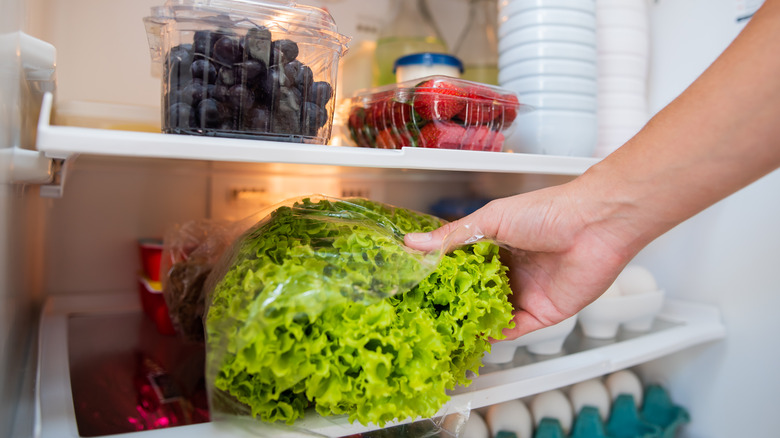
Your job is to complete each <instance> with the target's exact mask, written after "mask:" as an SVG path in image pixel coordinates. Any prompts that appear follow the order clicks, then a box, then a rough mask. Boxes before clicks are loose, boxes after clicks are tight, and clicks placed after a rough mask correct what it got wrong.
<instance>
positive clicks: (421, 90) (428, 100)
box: [414, 79, 466, 120]
mask: <svg viewBox="0 0 780 438" xmlns="http://www.w3.org/2000/svg"><path fill="white" fill-rule="evenodd" d="M465 98H466V93H465V92H464V90H462V89H461V88H460V87H458V86H457V85H455V84H452V83H449V82H446V81H442V80H441V79H429V80H427V81H424V82H422V83H420V84H419V85H417V87H415V90H414V109H415V111H417V114H419V115H420V117H422V118H423V119H425V120H449V119H451V118H452V117H453V116H455V115H456V114H458V113H459V112H460V110H462V109H463V106H464V105H465V104H466V99H465Z"/></svg>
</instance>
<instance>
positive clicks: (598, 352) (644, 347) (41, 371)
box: [36, 294, 725, 438]
mask: <svg viewBox="0 0 780 438" xmlns="http://www.w3.org/2000/svg"><path fill="white" fill-rule="evenodd" d="M75 318H93V321H97V323H100V321H103V324H106V323H108V324H113V327H115V330H105V329H104V330H100V329H99V328H98V329H94V328H90V327H91V326H88V325H87V326H85V325H83V324H84V320H83V319H82V320H81V321H82V322H80V323H79V324H81V325H80V327H81V330H82V331H83V330H87V331H88V332H89V333H94V336H95V337H96V338H95V339H93V340H92V341H94V342H92V341H89V340H87V339H83V336H82V337H81V338H79V339H81V340H82V341H84V344H83V345H79V346H69V345H68V339H69V331H70V330H71V329H72V328H73V327H77V326H76V325H74V321H75ZM128 318H129V320H130V321H143V315H142V313H141V307H140V303H139V302H138V299H137V297H136V296H135V295H132V294H125V295H111V294H101V295H94V294H93V295H88V296H79V295H73V296H53V297H51V298H49V300H48V301H47V303H46V305H45V307H44V310H43V314H42V317H41V325H40V340H39V349H40V350H39V361H38V376H39V385H38V388H37V393H36V428H37V431H38V433H37V434H36V436H39V437H55V436H56V437H58V438H59V437H65V438H67V437H74V438H75V437H78V436H79V430H78V426H77V423H76V409H75V408H74V398H75V392H74V391H75V390H76V386H75V385H76V383H73V384H72V380H71V378H72V376H73V375H74V374H73V372H72V371H73V370H75V371H76V374H78V369H77V368H74V369H73V370H71V366H72V365H71V362H72V361H73V360H74V357H73V356H72V355H73V354H74V353H73V352H74V351H78V352H79V353H78V356H79V357H81V359H82V364H83V360H84V357H93V358H101V357H112V354H113V355H114V356H116V355H117V354H120V355H127V354H129V352H130V351H132V349H133V348H134V344H133V342H131V339H141V340H143V341H144V342H147V340H148V339H147V338H144V337H143V335H142V334H139V333H141V331H140V330H139V329H138V328H137V327H135V326H134V325H132V323H131V324H130V325H129V326H127V327H128V328H127V329H126V330H125V331H124V332H123V331H122V330H121V329H120V325H121V324H120V323H119V321H121V320H123V319H125V320H127V319H128ZM87 323H89V321H87ZM135 324H136V325H137V324H138V323H137V322H136V323H135ZM85 327H86V328H85ZM151 332H152V333H153V330H152V331H151ZM122 333H126V334H127V333H129V334H131V335H129V336H122ZM146 333H149V331H147V332H146ZM77 335H78V333H77ZM79 336H80V335H79ZM112 336H115V337H117V338H119V339H116V341H114V340H113V338H112ZM724 336H725V328H724V326H723V324H722V322H721V318H720V313H719V311H718V310H717V309H716V308H714V307H710V306H706V305H700V304H693V303H687V302H680V301H674V300H667V302H666V304H665V306H664V308H663V310H662V311H661V313H660V314H659V316H658V317H657V318H656V321H655V322H654V324H653V328H652V329H651V330H650V331H649V332H647V333H641V334H640V333H630V332H621V333H619V334H618V336H617V337H616V338H615V339H612V340H594V339H588V338H586V337H584V336H583V335H582V332H581V330H579V329H577V330H575V331H574V332H572V333H571V334H570V335H569V337H568V338H567V340H566V342H565V344H564V348H563V351H564V353H563V354H559V355H551V356H541V355H533V354H530V353H528V352H527V351H524V350H523V349H518V351H517V353H516V354H515V357H514V359H513V361H512V362H509V363H506V364H500V365H485V366H484V367H483V368H482V369H481V370H480V376H479V377H476V378H474V381H473V383H472V384H471V386H469V387H467V388H458V389H456V390H455V391H454V392H453V393H452V394H451V395H452V399H451V401H450V402H449V403H448V404H447V405H446V406H445V407H444V408H443V409H442V410H441V412H440V415H446V414H448V413H453V412H467V411H468V410H469V409H477V408H481V407H485V406H490V405H494V404H497V403H501V402H505V401H509V400H514V399H519V398H523V397H526V396H530V395H533V394H537V393H541V392H544V391H549V390H552V389H556V388H563V387H565V386H568V385H572V384H574V383H577V382H581V381H584V380H588V379H591V378H594V377H598V376H602V375H605V374H608V373H611V372H614V371H617V370H621V369H625V368H628V367H632V366H635V365H637V364H640V363H643V362H646V361H649V360H652V359H656V358H659V357H661V356H665V355H668V354H671V353H674V352H677V351H680V350H683V349H686V348H688V347H691V346H693V345H698V344H702V343H705V342H709V341H712V340H716V339H720V338H723V337H724ZM171 339H172V338H171V337H167V340H162V341H159V340H158V341H159V342H163V343H170V342H171ZM148 341H149V342H152V340H148ZM84 345H86V347H85V346H84ZM91 345H110V349H111V350H112V351H110V352H104V351H91V352H89V349H90V348H92V349H95V348H96V347H94V346H91ZM74 347H76V348H77V349H76V350H74V349H73V348H74ZM97 348H98V349H99V348H101V347H97ZM125 350H127V351H125ZM85 351H86V352H87V353H89V354H85ZM160 351H166V352H169V351H170V348H168V347H165V348H160ZM103 353H105V354H103ZM117 375H118V374H112V375H111V377H112V378H116V377H117ZM98 377H99V376H92V375H90V378H89V379H88V380H89V381H93V380H94V381H99V380H97V379H98ZM73 382H76V381H75V380H74V381H73ZM72 385H73V386H72ZM114 386H116V387H119V386H121V382H120V381H117V382H116V385H114ZM81 389H82V394H83V387H82V388H81ZM97 390H101V389H100V388H97ZM42 395H45V397H44V396H42ZM405 422H408V421H401V422H399V423H397V424H403V423H405ZM241 423H242V422H232V421H218V422H207V423H200V424H192V425H186V426H178V427H171V428H167V429H158V430H152V431H144V432H142V436H144V437H150V438H151V437H157V436H159V437H166V438H173V437H178V436H182V437H184V436H186V437H201V436H202V437H211V436H229V437H244V436H252V435H250V433H251V432H255V433H257V430H256V429H257V428H258V427H260V428H264V427H268V430H267V431H266V432H267V433H271V434H272V435H273V436H300V433H296V432H295V430H293V429H285V431H284V433H282V432H280V431H279V430H278V429H273V430H272V429H270V427H269V426H263V425H259V426H258V422H252V424H253V426H252V427H247V425H246V424H241ZM296 426H299V427H300V428H301V429H300V430H314V431H317V432H319V433H321V434H322V435H324V436H333V437H339V436H346V435H352V434H357V433H363V432H367V431H370V430H372V429H375V428H376V427H366V426H362V425H360V424H349V422H348V421H347V418H346V417H330V418H326V417H321V416H319V415H317V414H315V413H312V414H311V415H308V416H307V417H306V418H304V419H302V420H301V421H299V422H298V423H297V424H296ZM389 426H391V425H388V427H389ZM253 429H254V430H253ZM131 433H132V432H131ZM123 436H124V435H123ZM127 436H128V437H130V436H132V435H127Z"/></svg>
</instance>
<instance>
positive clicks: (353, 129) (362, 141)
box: [347, 106, 373, 147]
mask: <svg viewBox="0 0 780 438" xmlns="http://www.w3.org/2000/svg"><path fill="white" fill-rule="evenodd" d="M365 121H366V110H365V109H364V108H363V107H359V106H357V107H354V108H352V110H351V111H350V113H349V119H348V120H347V126H349V133H350V135H351V136H352V140H353V141H354V142H355V144H357V145H358V146H362V147H371V145H372V143H373V140H372V139H371V130H370V129H368V127H367V126H366V124H365Z"/></svg>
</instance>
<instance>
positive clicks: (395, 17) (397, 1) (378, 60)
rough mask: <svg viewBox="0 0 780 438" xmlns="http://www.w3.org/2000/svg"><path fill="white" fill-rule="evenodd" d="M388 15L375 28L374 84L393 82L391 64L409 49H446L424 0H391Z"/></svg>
mask: <svg viewBox="0 0 780 438" xmlns="http://www.w3.org/2000/svg"><path fill="white" fill-rule="evenodd" d="M391 11H392V12H391V13H392V15H391V17H392V18H391V19H390V21H389V22H388V24H387V25H385V26H384V27H383V28H382V29H381V30H380V31H379V38H378V39H377V44H376V52H375V54H374V68H373V82H372V84H373V85H374V86H381V85H387V84H393V83H395V73H393V64H394V63H395V61H396V59H398V58H400V57H401V56H404V55H409V54H411V53H422V52H433V53H448V49H447V44H446V43H445V42H444V38H442V36H441V34H440V33H439V30H438V29H437V28H436V24H435V23H434V21H433V18H432V17H431V13H430V11H429V10H428V4H427V2H426V0H394V1H393V3H392V9H391Z"/></svg>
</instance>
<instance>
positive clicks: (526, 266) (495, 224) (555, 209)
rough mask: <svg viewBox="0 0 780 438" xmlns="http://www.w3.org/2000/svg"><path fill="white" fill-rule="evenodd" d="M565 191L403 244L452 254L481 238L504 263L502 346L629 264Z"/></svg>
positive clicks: (491, 207) (582, 198)
mask: <svg viewBox="0 0 780 438" xmlns="http://www.w3.org/2000/svg"><path fill="white" fill-rule="evenodd" d="M599 202H600V201H595V197H588V196H587V193H583V192H582V191H581V190H580V188H579V187H576V186H574V185H572V184H571V183H569V184H565V185H562V186H555V187H550V188H546V189H543V190H538V191H534V192H530V193H526V194H522V195H516V196H513V197H509V198H502V199H497V200H495V201H492V202H490V203H489V204H488V205H486V206H485V207H483V208H481V209H479V210H478V211H476V212H474V213H472V214H471V215H469V216H466V217H464V218H462V219H460V220H457V221H455V222H451V223H448V224H446V225H444V226H442V227H441V228H439V229H437V230H435V231H433V232H431V233H410V234H407V235H406V237H405V243H406V244H407V245H408V246H410V247H412V248H414V249H418V250H422V251H431V250H438V249H443V250H445V251H450V250H452V249H454V248H455V247H457V246H460V245H462V244H464V243H470V242H474V241H476V240H479V239H482V238H485V239H490V240H493V241H496V242H497V243H498V244H499V245H500V246H502V247H503V248H504V249H505V253H507V254H508V256H509V257H508V258H504V263H505V264H506V265H507V266H508V267H509V269H510V270H509V280H510V285H511V287H512V290H513V294H512V295H511V297H510V300H511V301H512V304H513V306H514V308H515V310H514V322H515V327H514V328H512V329H507V330H505V331H504V334H505V335H506V336H507V339H514V338H517V337H519V336H522V335H524V334H526V333H529V332H532V331H534V330H537V329H540V328H543V327H546V326H550V325H553V324H556V323H558V322H560V321H563V320H564V319H566V318H568V317H570V316H572V315H574V314H576V313H577V312H578V311H579V310H581V309H582V308H583V307H585V306H586V305H588V304H589V303H591V302H592V301H593V300H595V299H596V298H598V297H599V296H600V295H601V294H602V293H603V292H604V291H605V290H606V289H607V288H608V287H609V286H610V285H611V284H612V282H613V281H614V279H615V278H616V277H617V275H618V274H619V273H620V271H621V270H622V268H623V267H624V266H625V265H626V264H627V263H628V261H629V260H630V259H631V258H632V257H633V255H634V253H633V251H630V250H626V249H625V245H624V244H623V240H622V239H621V238H620V237H619V235H620V233H619V232H617V233H614V232H613V230H611V229H609V228H607V227H605V226H604V224H606V223H607V222H610V221H604V220H602V217H601V216H600V214H601V213H602V212H603V211H604V210H603V209H602V207H604V206H603V205H596V204H598V203H599Z"/></svg>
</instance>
